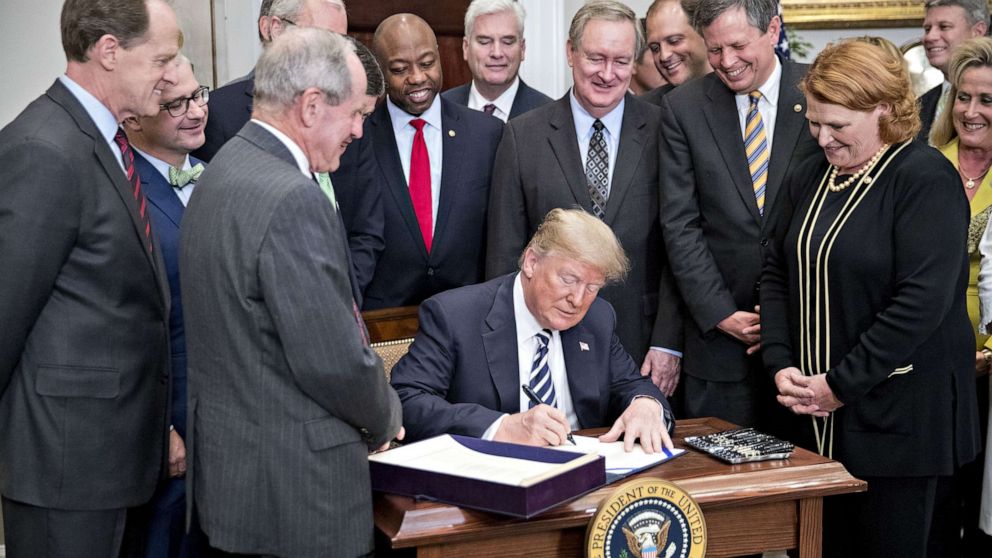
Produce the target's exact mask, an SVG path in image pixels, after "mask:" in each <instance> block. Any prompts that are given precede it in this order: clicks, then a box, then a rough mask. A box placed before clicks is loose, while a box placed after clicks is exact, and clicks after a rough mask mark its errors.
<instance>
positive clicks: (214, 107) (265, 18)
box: [193, 0, 348, 161]
mask: <svg viewBox="0 0 992 558" xmlns="http://www.w3.org/2000/svg"><path fill="white" fill-rule="evenodd" d="M291 26H298V27H317V28H320V29H327V30H329V31H334V32H335V33H340V34H342V35H344V34H345V33H347V32H348V13H347V12H346V11H345V8H344V0H262V7H261V9H260V10H259V15H258V38H259V40H261V41H262V48H266V47H268V45H269V44H270V43H271V42H272V40H273V39H275V38H276V37H278V36H279V35H281V34H282V32H283V31H285V30H286V29H287V28H288V27H291ZM254 97H255V68H252V69H251V71H250V72H248V75H245V76H242V77H239V78H238V79H236V80H234V81H232V82H230V83H228V84H227V85H225V86H223V87H220V88H218V89H217V90H216V91H211V92H210V120H208V121H207V128H206V131H205V134H206V138H207V140H206V142H204V144H203V146H202V147H200V148H199V149H197V150H196V151H194V152H193V155H194V156H196V157H197V158H198V159H202V160H204V161H210V160H211V159H213V158H214V155H216V154H217V151H219V150H220V148H221V147H222V146H223V145H224V144H225V143H227V140H229V139H231V138H233V137H234V135H235V134H237V133H238V130H240V129H241V127H242V126H244V125H245V123H246V122H248V118H249V117H250V116H251V109H252V103H253V101H254Z"/></svg>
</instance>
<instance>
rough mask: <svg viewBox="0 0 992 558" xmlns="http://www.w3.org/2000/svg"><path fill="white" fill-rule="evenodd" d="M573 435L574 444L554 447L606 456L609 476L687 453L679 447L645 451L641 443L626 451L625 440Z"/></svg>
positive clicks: (625, 472) (643, 467)
mask: <svg viewBox="0 0 992 558" xmlns="http://www.w3.org/2000/svg"><path fill="white" fill-rule="evenodd" d="M572 437H573V438H574V439H575V445H574V446H573V445H571V444H569V443H567V442H566V443H565V444H563V445H560V446H555V447H554V449H557V450H562V451H574V452H580V453H594V454H598V455H602V456H603V457H605V458H606V474H607V475H609V476H613V475H620V476H625V475H628V474H630V473H633V472H635V471H640V470H641V469H647V468H648V467H651V466H654V465H657V464H658V463H662V462H664V461H668V460H669V459H672V458H673V457H678V456H679V455H682V454H683V453H685V450H684V449H679V448H676V449H674V450H669V449H665V450H664V451H662V452H660V453H644V450H643V449H641V445H640V444H634V449H633V450H631V451H630V452H626V451H624V450H623V442H609V443H606V442H600V441H599V439H598V438H594V437H590V436H572Z"/></svg>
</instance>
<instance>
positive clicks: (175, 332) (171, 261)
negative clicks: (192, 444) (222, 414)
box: [134, 152, 202, 440]
mask: <svg viewBox="0 0 992 558" xmlns="http://www.w3.org/2000/svg"><path fill="white" fill-rule="evenodd" d="M197 163H202V161H200V160H199V159H196V158H195V157H190V164H192V165H196V164H197ZM134 164H135V166H136V167H137V168H138V173H139V176H141V187H142V189H143V190H144V192H145V196H147V197H148V217H149V218H150V219H151V222H152V230H153V231H155V237H156V238H157V239H158V245H159V247H160V248H161V255H162V260H163V262H164V263H165V273H166V277H167V278H168V280H169V293H171V296H172V298H171V301H170V302H171V304H170V308H171V311H170V312H169V338H170V343H169V345H170V349H171V351H170V352H171V360H172V397H171V400H172V416H171V420H172V425H173V426H175V427H176V431H177V432H179V435H180V436H182V437H183V439H184V440H185V439H186V408H187V405H186V400H187V398H186V330H185V328H184V327H183V304H182V295H181V293H180V288H179V226H180V225H181V224H182V220H183V211H184V210H185V209H186V208H185V207H184V206H183V203H182V202H181V201H179V197H178V196H176V193H175V190H173V188H172V185H171V184H169V181H168V180H166V179H165V177H164V176H162V173H160V172H158V170H157V169H156V168H155V167H154V166H153V165H152V164H151V163H150V162H149V161H148V160H147V159H145V158H144V157H143V156H142V155H141V154H140V153H137V152H136V153H135V154H134Z"/></svg>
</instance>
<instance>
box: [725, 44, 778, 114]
mask: <svg viewBox="0 0 992 558" xmlns="http://www.w3.org/2000/svg"><path fill="white" fill-rule="evenodd" d="M781 82H782V63H781V62H779V59H778V56H776V57H775V69H774V70H772V75H770V76H768V79H767V80H765V83H762V84H761V86H760V87H758V91H760V92H761V96H762V97H764V99H765V101H768V104H769V105H770V106H771V107H772V108H773V109H774V108H775V107H777V106H778V92H779V84H781ZM736 96H737V97H741V98H744V100H747V96H748V93H744V94H739V95H736Z"/></svg>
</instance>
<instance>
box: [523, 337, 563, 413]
mask: <svg viewBox="0 0 992 558" xmlns="http://www.w3.org/2000/svg"><path fill="white" fill-rule="evenodd" d="M534 339H536V340H537V353H535V354H534V362H533V363H532V364H531V367H530V387H531V389H533V390H534V393H536V394H537V397H538V398H540V399H541V402H542V403H545V404H547V405H551V406H552V407H557V406H558V396H557V395H555V384H554V382H552V381H551V369H550V368H548V343H549V342H550V341H551V331H550V330H547V329H542V330H541V331H539V332H538V333H537V334H536V335H535V336H534ZM532 407H534V402H533V401H531V402H530V404H529V406H528V408H532Z"/></svg>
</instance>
